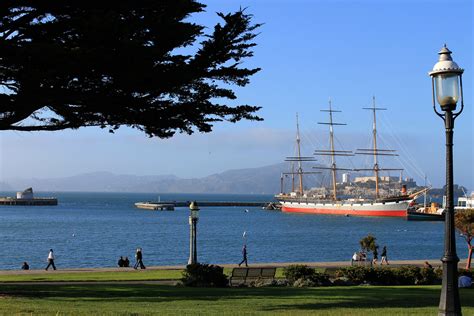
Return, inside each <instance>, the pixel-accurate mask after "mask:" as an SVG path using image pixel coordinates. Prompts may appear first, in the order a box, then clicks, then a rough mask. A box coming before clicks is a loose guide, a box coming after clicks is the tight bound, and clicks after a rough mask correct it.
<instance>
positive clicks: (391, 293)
mask: <svg viewBox="0 0 474 316" xmlns="http://www.w3.org/2000/svg"><path fill="white" fill-rule="evenodd" d="M439 294H440V286H398V287H392V286H380V287H376V286H352V287H323V288H227V289H212V288H184V287H173V286H165V285H124V284H114V285H101V284H96V285H85V284H84V285H74V286H73V285H66V284H64V285H34V284H32V285H26V286H25V285H13V284H11V285H4V286H2V287H1V288H0V314H1V315H31V314H32V315H186V314H187V315H190V314H200V315H223V314H224V315H235V314H239V315H242V314H247V315H253V314H269V315H273V314H313V315H364V316H366V315H384V316H387V315H436V314H437V305H438V301H439ZM461 302H462V305H463V313H464V315H474V290H469V289H467V290H465V289H462V290H461Z"/></svg>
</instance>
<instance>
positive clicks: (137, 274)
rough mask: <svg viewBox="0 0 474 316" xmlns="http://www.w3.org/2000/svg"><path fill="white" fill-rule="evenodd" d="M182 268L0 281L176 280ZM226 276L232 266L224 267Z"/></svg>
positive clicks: (11, 277)
mask: <svg viewBox="0 0 474 316" xmlns="http://www.w3.org/2000/svg"><path fill="white" fill-rule="evenodd" d="M182 272H183V270H123V271H118V272H74V273H71V272H69V273H68V272H61V271H50V272H48V273H45V272H41V273H38V274H30V273H22V272H21V271H19V272H18V273H17V274H4V275H0V282H62V281H65V282H67V281H71V282H72V281H74V282H80V281H88V282H90V281H102V282H105V281H147V280H148V281H153V280H178V279H180V278H181V276H182ZM224 273H225V274H227V275H228V276H230V275H231V273H232V268H225V269H224ZM275 276H276V277H277V278H282V277H283V269H282V268H278V269H277V271H276V275H275Z"/></svg>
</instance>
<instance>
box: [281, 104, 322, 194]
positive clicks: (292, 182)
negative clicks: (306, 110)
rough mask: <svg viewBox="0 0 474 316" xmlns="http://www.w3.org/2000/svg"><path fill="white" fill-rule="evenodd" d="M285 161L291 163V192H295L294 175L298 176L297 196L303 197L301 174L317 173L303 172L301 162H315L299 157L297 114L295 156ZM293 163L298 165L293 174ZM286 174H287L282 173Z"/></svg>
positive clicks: (299, 144)
mask: <svg viewBox="0 0 474 316" xmlns="http://www.w3.org/2000/svg"><path fill="white" fill-rule="evenodd" d="M285 161H290V162H291V172H290V174H291V192H295V174H297V175H298V180H299V187H298V194H299V195H300V196H303V194H304V187H303V174H315V173H319V172H303V166H302V162H303V161H316V159H315V158H314V157H303V156H301V137H300V123H299V119H298V113H296V156H295V157H286V159H285ZM295 162H297V163H298V169H297V170H296V173H295ZM283 174H287V173H283Z"/></svg>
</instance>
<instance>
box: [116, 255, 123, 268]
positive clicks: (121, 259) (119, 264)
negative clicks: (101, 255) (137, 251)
mask: <svg viewBox="0 0 474 316" xmlns="http://www.w3.org/2000/svg"><path fill="white" fill-rule="evenodd" d="M117 265H118V266H119V267H120V268H123V267H124V266H125V260H123V257H122V256H120V259H119V260H118V261H117Z"/></svg>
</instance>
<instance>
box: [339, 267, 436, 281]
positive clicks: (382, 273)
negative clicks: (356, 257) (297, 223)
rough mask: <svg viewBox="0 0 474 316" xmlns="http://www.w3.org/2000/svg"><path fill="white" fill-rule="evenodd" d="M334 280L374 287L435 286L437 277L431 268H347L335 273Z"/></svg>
mask: <svg viewBox="0 0 474 316" xmlns="http://www.w3.org/2000/svg"><path fill="white" fill-rule="evenodd" d="M335 276H336V278H338V279H342V280H347V282H349V283H353V284H374V285H415V284H420V285H421V284H423V285H427V284H437V283H438V280H439V278H438V276H437V274H436V272H435V270H433V269H432V268H431V269H430V268H423V269H422V268H419V267H415V266H402V267H400V268H388V267H383V268H382V267H377V268H372V267H348V268H341V269H338V270H337V271H336V274H335Z"/></svg>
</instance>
